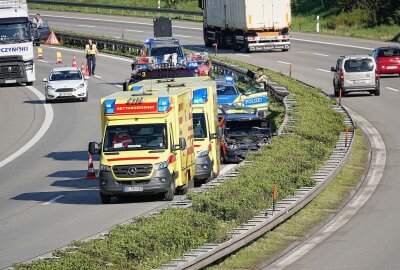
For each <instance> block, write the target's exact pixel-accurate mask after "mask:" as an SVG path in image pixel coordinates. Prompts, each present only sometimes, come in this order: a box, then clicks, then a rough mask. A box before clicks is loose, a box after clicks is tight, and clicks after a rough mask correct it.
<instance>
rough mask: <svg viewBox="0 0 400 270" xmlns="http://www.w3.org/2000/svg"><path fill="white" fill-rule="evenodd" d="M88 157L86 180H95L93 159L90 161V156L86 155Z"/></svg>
mask: <svg viewBox="0 0 400 270" xmlns="http://www.w3.org/2000/svg"><path fill="white" fill-rule="evenodd" d="M88 155H89V158H88V159H89V160H88V171H87V174H86V179H96V173H95V172H94V168H93V159H92V155H91V154H90V153H88Z"/></svg>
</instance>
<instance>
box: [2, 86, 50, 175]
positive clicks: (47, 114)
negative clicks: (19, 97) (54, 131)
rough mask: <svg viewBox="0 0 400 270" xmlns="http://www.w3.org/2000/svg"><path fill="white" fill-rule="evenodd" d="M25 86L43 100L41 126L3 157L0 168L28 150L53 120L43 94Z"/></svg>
mask: <svg viewBox="0 0 400 270" xmlns="http://www.w3.org/2000/svg"><path fill="white" fill-rule="evenodd" d="M26 88H28V89H29V90H31V91H32V92H33V93H34V94H35V95H36V96H37V97H38V98H39V100H41V101H42V102H43V107H44V110H45V118H44V121H43V124H42V126H41V127H40V129H39V131H38V132H37V133H36V134H35V136H33V137H32V139H30V140H29V141H28V142H27V143H26V144H25V145H24V146H22V147H21V148H20V149H18V150H17V151H16V152H14V153H13V154H12V155H10V156H9V157H7V158H5V159H3V160H2V161H1V162H0V168H1V167H3V166H5V165H6V164H8V163H10V162H11V161H13V160H14V159H16V158H17V157H19V156H21V155H22V154H23V153H25V152H26V151H28V150H29V149H30V148H31V147H32V146H34V145H35V144H36V143H37V142H38V141H39V140H40V139H41V138H42V137H43V136H44V134H45V133H46V131H47V130H48V129H49V127H50V125H51V123H52V122H53V117H54V111H53V107H52V106H51V105H50V104H46V103H44V100H45V99H46V98H45V96H44V95H43V94H42V93H41V92H40V91H39V90H37V89H36V88H35V87H33V86H26Z"/></svg>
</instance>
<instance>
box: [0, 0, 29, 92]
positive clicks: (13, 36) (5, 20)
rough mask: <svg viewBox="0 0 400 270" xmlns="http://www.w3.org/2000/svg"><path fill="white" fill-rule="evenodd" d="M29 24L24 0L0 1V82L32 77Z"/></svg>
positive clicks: (14, 81) (4, 82)
mask: <svg viewBox="0 0 400 270" xmlns="http://www.w3.org/2000/svg"><path fill="white" fill-rule="evenodd" d="M31 27H32V26H31V22H30V21H29V16H28V9H27V5H26V1H0V84H14V83H26V84H27V85H32V84H33V82H34V81H35V64H34V62H33V59H34V54H33V37H32V31H31V30H32V29H31Z"/></svg>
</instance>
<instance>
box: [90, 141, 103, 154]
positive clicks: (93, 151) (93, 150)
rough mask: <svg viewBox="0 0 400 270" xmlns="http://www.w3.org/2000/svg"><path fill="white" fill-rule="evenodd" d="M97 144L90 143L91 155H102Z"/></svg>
mask: <svg viewBox="0 0 400 270" xmlns="http://www.w3.org/2000/svg"><path fill="white" fill-rule="evenodd" d="M96 146H97V143H96V142H90V143H89V146H88V152H89V154H91V155H97V154H99V153H100V149H99V148H97V147H96Z"/></svg>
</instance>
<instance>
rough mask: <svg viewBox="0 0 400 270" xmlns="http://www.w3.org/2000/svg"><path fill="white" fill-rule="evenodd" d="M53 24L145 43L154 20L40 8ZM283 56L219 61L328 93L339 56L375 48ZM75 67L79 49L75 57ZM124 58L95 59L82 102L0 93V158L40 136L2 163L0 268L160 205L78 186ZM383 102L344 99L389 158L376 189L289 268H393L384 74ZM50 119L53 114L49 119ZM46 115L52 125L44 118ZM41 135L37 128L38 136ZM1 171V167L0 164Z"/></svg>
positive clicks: (185, 31)
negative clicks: (109, 200) (117, 199)
mask: <svg viewBox="0 0 400 270" xmlns="http://www.w3.org/2000/svg"><path fill="white" fill-rule="evenodd" d="M41 13H42V14H43V16H44V18H45V19H48V20H49V22H50V24H51V25H52V26H53V27H54V28H58V29H66V30H74V31H79V32H83V33H94V34H102V35H112V36H120V34H121V32H120V31H121V27H122V26H123V27H124V29H125V37H126V38H127V39H133V40H144V39H146V38H148V37H150V36H152V21H151V20H149V19H143V18H127V17H110V16H100V15H84V14H73V13H54V12H51V13H49V12H41ZM173 25H174V29H173V31H174V35H175V36H176V37H177V38H179V39H180V40H181V41H182V43H183V44H184V45H185V46H188V47H196V48H199V49H201V48H204V46H203V42H202V26H201V24H200V23H192V22H174V24H173ZM293 37H294V38H293V41H292V49H291V50H290V51H289V52H287V53H281V52H271V53H253V54H245V53H244V52H241V53H233V52H232V51H221V52H220V53H221V54H224V55H225V56H228V57H231V58H234V59H238V60H242V61H245V62H249V63H252V64H255V65H257V66H262V67H265V68H268V69H272V70H276V71H281V72H283V73H286V74H287V73H288V69H289V64H292V65H293V73H292V74H293V76H294V77H296V78H298V79H301V80H302V81H304V82H307V83H309V84H312V85H314V86H317V87H321V88H322V89H323V90H324V91H326V92H327V93H329V94H332V86H331V84H332V74H331V73H330V71H329V70H330V67H331V66H333V65H334V64H335V61H336V59H337V56H339V55H342V54H349V53H351V54H353V53H363V54H365V53H369V52H370V51H372V49H374V48H375V47H378V46H383V45H385V43H383V42H375V41H367V40H359V39H351V38H339V37H331V36H317V35H313V34H301V33H293ZM55 52H56V49H54V48H45V50H44V62H37V67H38V69H37V79H38V80H37V81H36V83H35V84H34V88H36V89H37V90H39V91H40V92H43V83H41V78H43V77H46V76H47V74H48V72H49V71H50V69H51V67H52V66H55V65H56V64H55V60H56V57H55ZM62 52H63V57H64V61H67V63H68V64H69V63H70V62H71V61H72V53H73V52H72V51H70V50H62ZM75 53H76V54H77V56H78V64H80V63H81V61H83V56H82V52H81V51H80V52H75ZM129 62H130V61H129V60H127V59H125V60H123V59H120V58H116V57H106V56H101V57H100V59H99V63H98V69H97V72H96V75H98V76H97V77H92V78H91V79H90V82H89V83H90V87H89V95H90V96H89V102H88V103H60V104H53V105H52V106H48V107H47V109H46V110H45V108H44V106H43V105H42V104H41V103H40V102H38V99H39V98H38V97H37V96H36V94H34V92H32V90H33V91H34V89H28V88H26V87H22V86H20V87H6V88H1V89H0V95H1V97H2V99H1V101H0V105H1V107H0V112H1V114H0V115H1V116H0V120H1V124H2V126H3V127H5V128H3V129H2V132H1V133H0V138H1V139H2V140H1V141H0V153H1V154H0V158H1V160H3V159H4V158H6V157H8V156H10V155H12V154H13V153H15V152H16V151H17V150H18V149H20V148H21V147H22V146H24V145H26V144H27V143H29V141H30V140H31V139H32V138H33V137H34V136H35V134H39V135H40V136H41V134H42V135H43V136H42V137H41V138H40V140H39V141H38V142H36V143H35V144H33V145H32V147H31V148H29V149H28V150H27V151H26V152H24V153H22V154H21V155H20V156H19V157H17V158H15V159H14V160H13V161H11V162H9V163H8V164H5V165H4V166H2V167H0V174H1V177H0V179H1V181H0V205H1V207H0V268H2V267H5V266H8V265H10V264H11V263H14V262H18V261H22V260H26V259H29V258H31V257H33V256H37V255H39V254H41V253H45V252H47V251H49V250H51V249H54V248H57V247H60V246H63V245H65V244H67V243H68V242H69V241H70V240H74V239H81V238H84V237H87V236H89V235H91V234H94V233H96V232H98V231H101V230H103V229H105V228H107V227H110V226H112V225H113V224H115V223H119V222H122V221H125V220H127V219H129V218H131V217H133V216H135V215H140V214H142V213H144V212H146V211H149V210H151V209H153V208H154V207H157V206H160V205H162V204H164V202H163V201H151V200H148V201H138V202H135V203H130V202H121V203H119V204H112V205H101V204H100V201H99V198H98V192H97V190H96V183H95V181H88V180H84V179H83V177H84V176H85V173H86V171H85V170H86V159H87V153H86V149H87V142H88V141H91V140H95V139H99V138H100V134H99V130H100V127H99V125H100V119H99V115H98V109H99V108H98V107H99V103H98V100H99V98H100V97H103V96H105V95H107V94H109V93H112V92H115V91H118V90H119V87H120V86H119V84H120V83H121V82H123V81H124V80H125V78H126V76H127V75H128V74H129ZM381 87H382V90H381V92H382V93H381V96H380V97H374V96H368V95H352V96H349V97H346V98H345V101H344V103H345V104H346V105H347V106H349V107H350V108H352V109H353V110H355V111H356V112H358V113H359V114H361V115H363V116H364V117H365V118H366V119H367V120H369V121H370V122H371V123H372V124H373V125H375V127H376V128H377V129H378V130H379V132H380V133H381V135H382V137H383V139H384V141H385V144H386V148H387V151H388V159H387V165H386V170H385V174H384V178H383V180H382V183H381V185H380V186H379V188H378V189H377V191H376V192H375V193H374V195H373V196H372V198H371V199H370V201H368V202H367V204H366V205H365V206H364V207H363V208H362V209H361V211H360V212H359V213H358V214H357V215H356V216H355V217H354V218H353V219H352V220H351V221H350V222H349V223H348V224H346V225H345V226H344V227H342V228H341V229H339V231H338V232H337V233H335V234H333V235H332V236H331V237H330V238H329V239H328V240H327V241H325V242H323V243H322V244H321V245H319V246H318V247H317V248H315V249H314V250H312V251H310V252H309V253H308V254H307V255H306V256H304V257H303V258H302V259H300V260H299V261H298V262H295V263H294V264H293V265H292V267H293V269H301V268H307V269H321V266H326V267H330V268H331V269H337V268H345V269H365V268H367V269H368V268H369V269H375V268H377V266H379V267H380V268H385V266H386V268H387V269H393V268H396V267H395V266H400V257H399V256H395V254H396V253H397V252H398V251H399V250H400V247H399V244H398V243H400V235H399V234H397V233H396V229H397V228H398V227H400V215H398V214H397V212H399V211H398V205H399V204H398V203H397V202H398V201H399V198H400V196H399V194H398V193H399V190H400V183H399V182H398V181H397V179H396V176H397V175H398V174H399V173H400V169H399V167H398V166H397V161H398V160H399V157H400V151H399V150H400V139H399V138H398V136H397V134H398V133H399V126H400V125H399V124H400V120H399V119H398V117H397V115H398V114H399V112H400V108H399V107H398V106H397V104H398V102H399V101H400V78H399V77H397V76H396V77H391V78H383V79H382V83H381ZM53 114H54V115H53ZM50 118H51V119H50ZM47 127H48V130H47V131H46V132H39V131H40V130H42V131H43V130H46V128H47ZM0 166H1V165H0Z"/></svg>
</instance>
